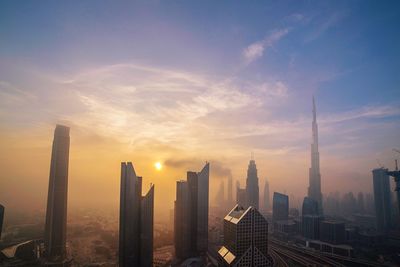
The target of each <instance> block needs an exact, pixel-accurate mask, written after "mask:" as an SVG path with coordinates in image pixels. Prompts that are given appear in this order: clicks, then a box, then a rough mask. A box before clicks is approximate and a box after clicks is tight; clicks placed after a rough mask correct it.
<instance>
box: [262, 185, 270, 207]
mask: <svg viewBox="0 0 400 267" xmlns="http://www.w3.org/2000/svg"><path fill="white" fill-rule="evenodd" d="M263 205H264V211H269V209H270V195H269V183H268V180H267V179H265V184H264V203H263Z"/></svg>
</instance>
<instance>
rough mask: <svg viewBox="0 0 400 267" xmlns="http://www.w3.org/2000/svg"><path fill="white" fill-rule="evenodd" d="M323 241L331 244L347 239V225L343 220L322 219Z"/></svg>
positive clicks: (321, 231)
mask: <svg viewBox="0 0 400 267" xmlns="http://www.w3.org/2000/svg"><path fill="white" fill-rule="evenodd" d="M320 238H321V241H323V242H326V243H330V244H335V245H338V244H343V243H344V242H345V240H346V231H345V225H344V223H343V222H337V221H322V222H321V226H320Z"/></svg>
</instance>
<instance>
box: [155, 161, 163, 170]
mask: <svg viewBox="0 0 400 267" xmlns="http://www.w3.org/2000/svg"><path fill="white" fill-rule="evenodd" d="M154 167H155V168H156V170H157V171H160V170H161V169H162V164H161V162H156V163H154Z"/></svg>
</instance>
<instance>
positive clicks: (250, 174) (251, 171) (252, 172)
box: [246, 159, 259, 209]
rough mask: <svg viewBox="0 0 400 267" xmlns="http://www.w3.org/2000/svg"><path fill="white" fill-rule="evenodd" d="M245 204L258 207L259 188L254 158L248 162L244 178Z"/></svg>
mask: <svg viewBox="0 0 400 267" xmlns="http://www.w3.org/2000/svg"><path fill="white" fill-rule="evenodd" d="M246 202H247V203H246V206H252V207H254V208H256V209H258V208H259V188H258V176H257V166H256V162H255V161H254V159H251V160H250V162H249V167H248V169H247V179H246Z"/></svg>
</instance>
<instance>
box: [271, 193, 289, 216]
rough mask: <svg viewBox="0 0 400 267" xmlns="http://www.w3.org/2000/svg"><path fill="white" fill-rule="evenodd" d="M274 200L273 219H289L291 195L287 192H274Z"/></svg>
mask: <svg viewBox="0 0 400 267" xmlns="http://www.w3.org/2000/svg"><path fill="white" fill-rule="evenodd" d="M272 202H273V203H272V219H273V221H274V222H276V221H282V220H287V219H288V218H289V197H288V196H287V195H285V194H281V193H278V192H274V196H273V200H272Z"/></svg>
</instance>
